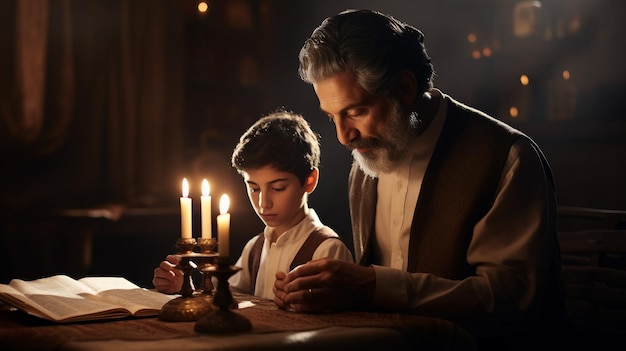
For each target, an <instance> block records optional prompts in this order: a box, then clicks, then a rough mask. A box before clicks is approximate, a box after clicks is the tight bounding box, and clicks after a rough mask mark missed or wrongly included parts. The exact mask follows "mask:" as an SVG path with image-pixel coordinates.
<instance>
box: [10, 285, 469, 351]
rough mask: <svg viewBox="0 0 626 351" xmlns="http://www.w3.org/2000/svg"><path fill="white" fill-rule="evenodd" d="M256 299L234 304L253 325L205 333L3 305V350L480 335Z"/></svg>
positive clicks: (407, 319)
mask: <svg viewBox="0 0 626 351" xmlns="http://www.w3.org/2000/svg"><path fill="white" fill-rule="evenodd" d="M235 298H236V299H237V300H238V301H239V302H244V301H246V302H248V301H250V302H252V303H253V305H252V306H250V307H245V308H240V309H236V310H233V312H234V313H238V314H240V315H242V316H244V317H246V318H247V319H248V320H250V322H251V324H252V330H251V331H248V332H245V333H237V334H226V335H215V334H204V333H198V332H196V331H195V330H194V326H195V324H196V322H165V321H161V320H159V319H158V318H157V317H150V318H126V319H121V320H108V321H97V322H87V323H72V324H55V323H52V322H48V321H44V320H41V319H38V318H36V317H32V316H30V315H26V314H24V313H22V312H20V311H14V310H6V309H5V310H2V311H0V349H3V350H67V351H69V350H71V351H78V350H85V351H87V350H89V351H91V350H115V349H118V350H125V351H126V350H129V351H132V350H173V349H180V350H181V351H190V350H191V351H193V350H325V351H327V350H346V349H358V350H381V349H393V350H415V349H419V350H471V349H473V348H475V345H474V340H473V339H472V337H471V336H470V335H469V334H468V333H467V332H466V331H465V330H463V329H462V328H460V327H458V326H456V325H454V324H453V323H451V322H449V321H446V320H442V319H437V318H430V317H423V316H415V315H407V314H399V313H377V312H365V311H345V312H332V313H330V312H329V313H319V314H300V313H294V312H289V311H283V310H280V309H278V308H277V307H276V306H275V305H274V303H273V301H271V300H264V299H259V298H256V297H252V296H248V295H240V294H235Z"/></svg>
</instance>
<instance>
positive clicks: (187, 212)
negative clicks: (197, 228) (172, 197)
mask: <svg viewBox="0 0 626 351" xmlns="http://www.w3.org/2000/svg"><path fill="white" fill-rule="evenodd" d="M188 196H189V183H188V182H187V178H183V196H182V197H181V198H180V230H181V237H182V238H183V239H189V238H191V199H190V198H189V197H188Z"/></svg>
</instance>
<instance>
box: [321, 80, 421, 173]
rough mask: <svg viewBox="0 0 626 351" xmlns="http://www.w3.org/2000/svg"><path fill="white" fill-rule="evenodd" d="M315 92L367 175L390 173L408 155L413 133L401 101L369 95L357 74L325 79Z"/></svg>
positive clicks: (340, 139) (343, 140)
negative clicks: (408, 146)
mask: <svg viewBox="0 0 626 351" xmlns="http://www.w3.org/2000/svg"><path fill="white" fill-rule="evenodd" d="M313 88H314V89H315V93H316V94H317V97H318V99H319V102H320V109H321V110H322V111H323V112H324V113H326V115H328V117H329V118H330V119H331V120H332V121H333V122H334V123H335V128H336V131H337V139H338V140H339V142H340V143H341V144H343V145H344V146H346V147H347V148H348V149H349V150H352V156H353V157H354V159H355V160H356V161H357V162H358V163H359V165H360V167H361V169H362V170H363V171H364V172H365V173H367V174H368V175H370V176H372V177H377V176H378V174H379V173H381V172H382V173H386V172H389V171H390V170H392V169H393V167H394V166H395V165H396V163H397V162H398V161H399V160H400V159H401V158H402V157H403V156H404V155H405V154H406V149H407V145H408V143H409V142H410V140H411V138H412V136H413V133H412V129H411V128H410V127H409V122H408V117H407V115H408V113H407V112H406V111H405V109H404V108H403V107H402V105H401V104H400V102H399V101H398V100H390V99H388V98H385V97H380V96H374V95H372V94H370V93H368V92H367V91H366V90H365V89H363V88H362V87H361V86H360V85H359V84H358V82H357V76H356V73H354V72H344V73H341V74H337V75H334V76H331V77H329V78H325V79H322V80H320V81H317V82H315V83H313Z"/></svg>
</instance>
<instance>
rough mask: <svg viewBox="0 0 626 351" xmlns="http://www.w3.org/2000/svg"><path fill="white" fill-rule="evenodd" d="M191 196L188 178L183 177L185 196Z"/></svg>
mask: <svg viewBox="0 0 626 351" xmlns="http://www.w3.org/2000/svg"><path fill="white" fill-rule="evenodd" d="M187 196H189V182H188V181H187V178H183V197H187Z"/></svg>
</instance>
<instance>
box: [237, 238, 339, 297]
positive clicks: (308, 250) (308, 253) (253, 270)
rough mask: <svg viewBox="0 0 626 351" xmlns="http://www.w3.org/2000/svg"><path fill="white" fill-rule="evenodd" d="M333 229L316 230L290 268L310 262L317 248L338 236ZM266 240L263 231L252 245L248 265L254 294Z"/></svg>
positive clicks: (301, 248)
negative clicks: (325, 241)
mask: <svg viewBox="0 0 626 351" xmlns="http://www.w3.org/2000/svg"><path fill="white" fill-rule="evenodd" d="M332 233H333V232H332V230H331V229H330V228H328V227H326V226H324V227H320V228H319V229H317V230H315V231H314V232H312V233H311V234H309V237H308V238H307V239H306V240H305V241H304V243H303V244H302V246H301V247H300V250H299V251H298V252H297V253H296V256H295V257H294V258H293V261H291V265H290V267H289V269H290V270H291V269H294V268H296V267H297V266H299V265H301V264H304V263H307V262H309V261H310V260H311V259H312V258H313V253H315V250H317V247H318V246H320V244H321V243H322V242H323V241H324V240H326V239H328V238H337V239H338V237H336V236H334V235H333V234H332ZM264 242H265V234H264V233H263V232H261V234H259V238H258V239H257V241H256V242H255V243H254V245H252V249H251V250H250V255H249V256H248V267H249V268H250V286H251V288H250V290H251V292H250V293H251V294H252V295H254V289H255V287H256V277H257V275H258V274H259V266H260V265H261V251H263V243H264Z"/></svg>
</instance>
